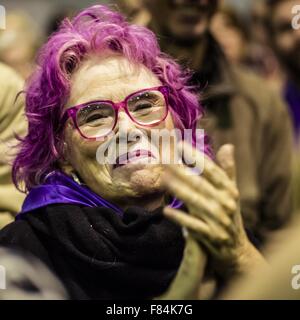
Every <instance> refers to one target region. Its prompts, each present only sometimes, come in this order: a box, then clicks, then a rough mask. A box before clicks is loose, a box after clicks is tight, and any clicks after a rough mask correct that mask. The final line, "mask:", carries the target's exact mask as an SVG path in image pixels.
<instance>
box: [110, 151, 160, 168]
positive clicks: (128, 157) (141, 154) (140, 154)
mask: <svg viewBox="0 0 300 320" xmlns="http://www.w3.org/2000/svg"><path fill="white" fill-rule="evenodd" d="M144 158H154V159H156V157H155V156H154V155H153V153H152V152H151V151H149V150H135V151H132V152H127V153H124V154H122V155H121V156H120V157H118V158H117V160H116V164H115V165H114V169H116V168H119V167H122V166H124V165H126V164H129V163H135V162H138V161H139V160H141V159H144Z"/></svg>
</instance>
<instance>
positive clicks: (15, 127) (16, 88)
mask: <svg viewBox="0 0 300 320" xmlns="http://www.w3.org/2000/svg"><path fill="white" fill-rule="evenodd" d="M23 85H24V83H23V80H22V79H21V77H20V76H19V75H18V74H17V73H16V72H15V71H14V70H12V69H11V68H9V67H7V66H5V65H4V64H1V63H0V155H1V157H0V229H1V228H3V227H4V226H5V225H6V224H7V223H9V222H11V221H12V220H13V218H14V216H15V215H16V214H17V213H18V212H19V211H20V209H21V205H22V202H23V200H24V198H25V196H24V194H23V193H21V192H19V191H17V189H16V187H15V186H14V184H13V183H12V179H11V160H12V156H13V155H14V148H13V146H14V145H16V139H15V136H14V135H15V134H18V135H23V134H25V132H26V121H25V118H24V117H23V113H24V99H23V98H22V95H20V96H19V97H18V98H17V95H18V93H19V92H20V91H21V90H22V89H23Z"/></svg>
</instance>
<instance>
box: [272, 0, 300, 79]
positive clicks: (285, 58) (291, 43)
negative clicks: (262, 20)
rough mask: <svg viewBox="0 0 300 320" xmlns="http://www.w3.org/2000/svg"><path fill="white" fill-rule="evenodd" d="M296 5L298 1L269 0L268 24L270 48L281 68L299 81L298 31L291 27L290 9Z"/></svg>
mask: <svg viewBox="0 0 300 320" xmlns="http://www.w3.org/2000/svg"><path fill="white" fill-rule="evenodd" d="M296 5H298V6H299V5H300V2H299V0H269V1H268V24H269V30H270V39H271V42H272V46H273V48H274V50H275V53H276V54H277V56H278V58H279V60H280V62H281V64H282V66H283V67H284V68H285V69H286V71H287V73H288V74H289V76H291V77H293V78H296V79H297V78H298V79H299V80H300V29H298V30H296V29H295V28H293V25H292V21H293V19H295V14H293V13H292V8H294V7H295V6H296ZM299 23H300V20H299ZM299 27H300V25H299ZM299 80H298V81H299Z"/></svg>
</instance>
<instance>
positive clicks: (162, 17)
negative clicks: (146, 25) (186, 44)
mask: <svg viewBox="0 0 300 320" xmlns="http://www.w3.org/2000/svg"><path fill="white" fill-rule="evenodd" d="M145 3H146V5H147V7H148V9H149V10H150V12H151V14H152V16H153V18H154V20H155V22H156V24H158V27H159V29H160V30H161V31H162V32H163V33H164V34H166V35H170V36H171V37H172V38H176V39H178V40H181V41H194V40H198V39H201V37H202V36H203V35H204V34H205V32H206V31H207V30H208V28H209V23H210V19H211V17H212V15H213V14H214V12H215V10H216V8H217V3H218V0H145Z"/></svg>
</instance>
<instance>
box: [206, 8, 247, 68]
mask: <svg viewBox="0 0 300 320" xmlns="http://www.w3.org/2000/svg"><path fill="white" fill-rule="evenodd" d="M210 28H211V32H212V34H213V36H214V37H215V39H216V40H217V41H218V43H219V44H220V46H221V47H222V50H223V52H224V53H225V55H226V58H227V59H228V60H229V61H230V62H232V63H238V64H242V63H246V60H247V54H248V42H249V36H248V30H247V28H246V27H245V25H244V23H243V21H242V19H241V18H240V17H239V15H238V14H237V13H236V12H235V11H234V9H233V8H230V7H222V8H220V9H219V10H218V11H217V12H216V13H215V14H214V16H213V18H212V20H211V27H210Z"/></svg>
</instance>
